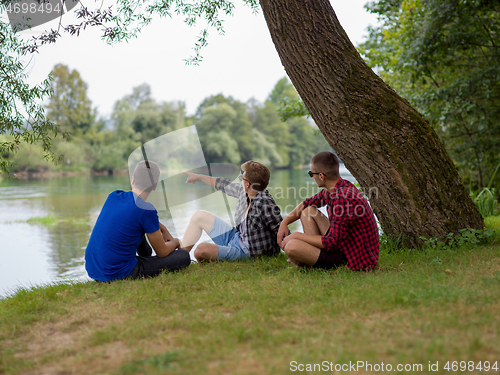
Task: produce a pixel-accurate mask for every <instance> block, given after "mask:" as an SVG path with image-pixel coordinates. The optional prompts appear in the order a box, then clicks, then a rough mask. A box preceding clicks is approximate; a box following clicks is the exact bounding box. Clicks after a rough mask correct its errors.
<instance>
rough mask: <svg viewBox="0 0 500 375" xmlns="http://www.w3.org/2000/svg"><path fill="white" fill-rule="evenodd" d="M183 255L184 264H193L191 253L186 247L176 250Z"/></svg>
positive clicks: (182, 261)
mask: <svg viewBox="0 0 500 375" xmlns="http://www.w3.org/2000/svg"><path fill="white" fill-rule="evenodd" d="M176 251H178V252H179V254H180V255H181V263H182V265H184V266H189V265H190V264H191V255H189V251H186V250H184V249H179V250H176Z"/></svg>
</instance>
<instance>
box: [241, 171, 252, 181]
mask: <svg viewBox="0 0 500 375" xmlns="http://www.w3.org/2000/svg"><path fill="white" fill-rule="evenodd" d="M243 173H245V171H243V170H242V169H240V175H239V176H238V178H239V179H240V181H243V180H245V181H246V182H250V181H248V180H247V179H246V178H243Z"/></svg>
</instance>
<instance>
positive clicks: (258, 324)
mask: <svg viewBox="0 0 500 375" xmlns="http://www.w3.org/2000/svg"><path fill="white" fill-rule="evenodd" d="M486 222H487V225H488V227H489V228H494V229H496V230H497V234H496V235H495V236H492V237H490V239H489V240H488V243H486V244H484V245H479V244H470V243H469V244H468V245H465V246H462V247H460V248H454V249H444V250H437V249H432V248H428V249H426V250H422V251H415V250H413V251H412V250H402V249H394V248H391V247H390V246H389V244H387V243H386V244H384V246H383V249H382V250H381V256H380V263H379V265H378V266H377V269H376V270H375V271H373V272H370V273H358V272H350V271H348V270H346V269H339V270H335V271H328V272H325V271H297V270H295V269H290V268H288V267H287V266H288V264H287V262H286V259H285V257H284V256H281V257H278V258H275V259H267V258H263V259H259V260H255V261H248V262H237V263H218V264H208V265H192V266H191V267H189V268H188V269H186V270H184V271H182V272H179V273H176V274H164V275H161V276H160V277H158V278H155V279H148V280H139V281H119V282H113V283H110V284H107V283H96V282H86V283H75V284H70V285H68V284H60V285H52V286H48V287H40V288H37V289H34V290H31V291H19V292H18V293H17V294H15V295H14V296H12V297H10V298H7V299H4V300H0V322H1V323H0V350H1V352H0V353H1V357H0V373H8V374H62V373H64V374H94V373H105V374H137V373H147V374H160V373H165V372H168V373H169V374H170V373H171V374H223V373H227V374H285V373H290V371H291V370H292V371H293V369H294V368H295V369H296V370H297V371H298V370H299V369H300V368H303V369H306V367H299V366H300V365H301V364H302V365H304V366H305V365H306V364H310V365H314V364H318V366H319V365H323V366H326V363H328V365H327V366H330V363H332V364H333V366H334V367H333V369H335V365H336V364H337V365H339V364H349V362H351V363H356V362H357V361H363V362H364V366H365V365H366V363H368V364H371V365H372V366H374V365H379V366H380V364H381V363H382V362H383V363H384V366H388V365H391V366H392V372H394V373H402V372H403V371H400V372H398V371H395V370H396V369H397V366H398V365H403V366H405V365H411V366H414V365H422V371H420V369H419V368H418V367H416V368H415V367H414V369H416V371H415V372H418V373H431V371H429V369H428V368H429V363H430V364H432V365H435V364H436V363H438V369H439V371H436V372H434V371H432V373H450V371H451V370H450V371H447V370H446V369H445V365H446V364H447V362H448V361H450V363H449V366H452V365H453V364H452V361H458V362H457V363H458V366H460V361H474V366H477V365H478V364H479V362H481V363H482V366H483V368H484V365H485V361H489V366H490V368H491V367H492V366H493V365H494V363H497V366H500V363H498V362H500V315H499V314H498V311H500V298H499V286H500V237H499V233H500V217H496V218H489V219H488V220H487V221H486ZM496 361H498V362H496ZM399 368H400V369H402V367H399ZM434 368H435V367H434ZM450 368H451V367H450ZM359 370H360V371H359V372H358V373H375V372H376V371H374V370H372V371H366V368H364V367H363V368H359ZM316 371H318V372H320V371H319V367H316ZM350 371H352V368H351V370H350ZM451 372H454V371H451ZM468 372H471V371H468ZM472 372H477V373H479V370H475V371H472ZM483 372H485V371H484V369H483V371H482V372H481V373H483ZM486 372H487V373H494V371H492V370H490V371H489V372H488V371H486Z"/></svg>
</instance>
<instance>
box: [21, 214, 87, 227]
mask: <svg viewBox="0 0 500 375" xmlns="http://www.w3.org/2000/svg"><path fill="white" fill-rule="evenodd" d="M26 222H27V223H28V224H39V225H43V226H45V227H47V228H53V227H55V226H56V225H61V224H67V225H88V219H87V218H82V217H73V216H70V217H59V216H57V215H54V214H49V215H46V216H41V217H33V218H30V219H28V220H26Z"/></svg>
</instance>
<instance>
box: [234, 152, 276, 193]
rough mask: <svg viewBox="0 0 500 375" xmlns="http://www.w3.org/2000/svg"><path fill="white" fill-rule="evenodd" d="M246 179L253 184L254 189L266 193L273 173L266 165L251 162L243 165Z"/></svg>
mask: <svg viewBox="0 0 500 375" xmlns="http://www.w3.org/2000/svg"><path fill="white" fill-rule="evenodd" d="M241 169H242V170H243V171H244V172H245V177H246V179H247V180H248V181H249V182H250V183H251V184H252V189H253V190H257V191H264V190H265V189H266V187H267V185H268V184H269V178H270V177H271V171H270V170H269V168H267V167H266V166H265V165H264V164H262V163H259V162H257V161H253V160H249V161H247V162H246V163H243V164H242V165H241Z"/></svg>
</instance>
